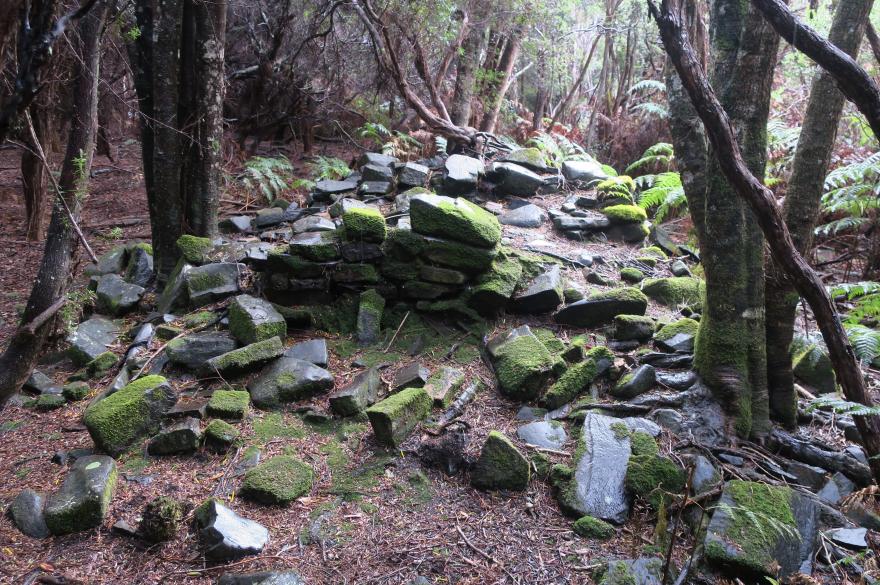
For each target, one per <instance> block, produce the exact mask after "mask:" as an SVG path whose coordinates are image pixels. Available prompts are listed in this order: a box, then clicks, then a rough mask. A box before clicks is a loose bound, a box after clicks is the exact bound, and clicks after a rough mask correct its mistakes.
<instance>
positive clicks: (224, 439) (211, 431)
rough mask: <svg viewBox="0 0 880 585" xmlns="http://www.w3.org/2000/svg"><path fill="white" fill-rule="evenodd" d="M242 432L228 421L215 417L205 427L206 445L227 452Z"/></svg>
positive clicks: (214, 449)
mask: <svg viewBox="0 0 880 585" xmlns="http://www.w3.org/2000/svg"><path fill="white" fill-rule="evenodd" d="M239 434H240V432H239V430H238V429H237V428H235V427H234V426H232V425H231V424H229V423H228V422H226V421H224V420H220V419H214V420H212V421H211V422H210V423H208V426H207V427H205V446H207V447H208V448H209V449H211V450H213V451H218V452H221V453H222V452H225V451H226V450H227V449H229V448H230V447H231V446H232V445H233V444H234V443H235V441H236V439H238V436H239Z"/></svg>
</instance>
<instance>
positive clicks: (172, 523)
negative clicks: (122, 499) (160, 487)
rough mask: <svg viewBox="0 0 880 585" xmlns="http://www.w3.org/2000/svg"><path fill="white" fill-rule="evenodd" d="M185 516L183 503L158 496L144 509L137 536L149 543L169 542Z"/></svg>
mask: <svg viewBox="0 0 880 585" xmlns="http://www.w3.org/2000/svg"><path fill="white" fill-rule="evenodd" d="M185 515H186V510H185V508H184V505H183V503H181V502H179V501H177V500H175V499H174V498H169V497H168V496H159V497H158V498H155V499H153V500H150V502H149V503H147V505H146V506H145V507H144V513H143V519H142V520H141V524H140V526H138V535H139V536H141V537H142V538H143V539H144V540H146V541H147V542H151V543H157V542H165V541H167V540H171V539H172V538H174V536H175V535H176V534H177V531H178V530H179V529H180V526H181V524H182V522H183V517H184V516H185Z"/></svg>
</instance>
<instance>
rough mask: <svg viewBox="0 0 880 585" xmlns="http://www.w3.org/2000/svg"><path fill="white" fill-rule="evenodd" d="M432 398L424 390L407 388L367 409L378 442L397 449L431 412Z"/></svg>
mask: <svg viewBox="0 0 880 585" xmlns="http://www.w3.org/2000/svg"><path fill="white" fill-rule="evenodd" d="M431 402H432V401H431V397H430V396H428V393H427V392H425V390H424V389H423V388H406V389H405V390H401V391H400V392H398V393H397V394H392V395H391V396H389V397H388V398H386V399H385V400H382V401H381V402H378V403H376V404H374V405H373V406H371V407H370V408H368V409H367V416H368V417H369V419H370V424H371V425H372V426H373V433H374V434H375V435H376V441H377V442H379V443H380V444H381V445H384V446H386V447H397V446H398V445H400V443H402V442H403V441H404V440H406V438H407V437H408V436H409V434H410V433H411V432H412V430H413V429H414V428H415V426H416V425H417V424H418V423H419V421H421V420H422V419H424V418H426V417H427V416H428V413H430V412H431Z"/></svg>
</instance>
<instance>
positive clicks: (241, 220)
mask: <svg viewBox="0 0 880 585" xmlns="http://www.w3.org/2000/svg"><path fill="white" fill-rule="evenodd" d="M251 222H252V218H251V216H249V215H233V216H232V217H227V218H225V219H223V220H222V221H221V222H220V230H221V231H223V232H225V233H233V234H235V233H238V234H249V233H251V231H253V227H252V224H251Z"/></svg>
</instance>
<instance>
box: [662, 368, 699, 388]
mask: <svg viewBox="0 0 880 585" xmlns="http://www.w3.org/2000/svg"><path fill="white" fill-rule="evenodd" d="M696 381H697V374H696V373H694V372H692V371H690V370H688V371H686V372H664V371H658V372H657V383H658V384H660V385H661V386H666V387H668V388H672V389H673V390H687V389H688V388H690V387H691V386H693V385H694V383H695V382H696Z"/></svg>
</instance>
